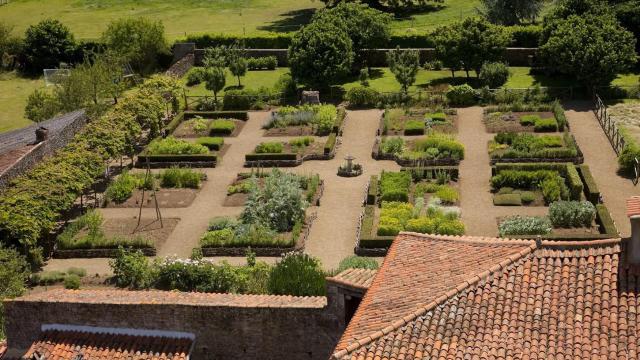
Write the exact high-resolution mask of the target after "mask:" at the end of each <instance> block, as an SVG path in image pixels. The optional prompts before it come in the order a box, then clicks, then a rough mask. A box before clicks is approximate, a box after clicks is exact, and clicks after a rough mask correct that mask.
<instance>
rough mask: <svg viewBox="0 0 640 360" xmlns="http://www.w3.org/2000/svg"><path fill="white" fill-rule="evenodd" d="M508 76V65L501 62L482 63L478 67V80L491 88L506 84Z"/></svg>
mask: <svg viewBox="0 0 640 360" xmlns="http://www.w3.org/2000/svg"><path fill="white" fill-rule="evenodd" d="M509 76H510V73H509V67H508V66H507V65H506V64H504V63H501V62H495V63H484V64H482V68H481V69H480V81H482V83H483V84H484V85H485V86H488V87H489V88H491V89H497V88H499V87H501V86H502V85H504V84H506V83H507V80H509Z"/></svg>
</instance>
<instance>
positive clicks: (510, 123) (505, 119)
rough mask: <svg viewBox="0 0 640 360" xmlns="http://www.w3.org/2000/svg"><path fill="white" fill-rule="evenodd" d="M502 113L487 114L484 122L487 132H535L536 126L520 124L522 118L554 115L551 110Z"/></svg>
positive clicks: (546, 117) (542, 117)
mask: <svg viewBox="0 0 640 360" xmlns="http://www.w3.org/2000/svg"><path fill="white" fill-rule="evenodd" d="M499 114H500V115H497V114H496V115H492V114H485V115H484V123H485V125H486V127H487V132H490V133H499V132H534V126H533V125H531V126H523V125H521V124H520V118H522V117H523V116H526V115H537V116H539V117H540V118H541V119H548V118H552V117H554V115H553V113H551V112H548V111H547V112H508V113H499Z"/></svg>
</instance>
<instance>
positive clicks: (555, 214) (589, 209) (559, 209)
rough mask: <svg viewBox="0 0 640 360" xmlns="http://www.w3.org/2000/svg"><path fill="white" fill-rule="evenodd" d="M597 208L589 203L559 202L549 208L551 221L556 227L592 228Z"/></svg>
mask: <svg viewBox="0 0 640 360" xmlns="http://www.w3.org/2000/svg"><path fill="white" fill-rule="evenodd" d="M595 218H596V207H595V206H594V205H593V204H592V203H590V202H588V201H557V202H554V203H551V205H550V206H549V219H550V220H551V223H552V224H553V226H555V227H563V228H571V227H591V224H593V220H595Z"/></svg>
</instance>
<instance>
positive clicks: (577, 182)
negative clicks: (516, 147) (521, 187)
mask: <svg viewBox="0 0 640 360" xmlns="http://www.w3.org/2000/svg"><path fill="white" fill-rule="evenodd" d="M503 170H524V171H535V170H551V171H557V172H558V173H560V175H561V176H562V177H563V178H564V179H565V183H566V185H567V187H568V188H569V192H570V193H571V194H570V196H571V199H572V200H580V199H581V197H582V193H583V191H584V185H583V183H582V179H581V178H580V174H578V170H576V165H574V164H573V163H570V162H564V163H555V162H546V163H542V162H536V163H507V162H501V163H496V164H495V165H494V166H492V167H491V175H492V176H495V175H497V174H499V173H500V172H501V171H503Z"/></svg>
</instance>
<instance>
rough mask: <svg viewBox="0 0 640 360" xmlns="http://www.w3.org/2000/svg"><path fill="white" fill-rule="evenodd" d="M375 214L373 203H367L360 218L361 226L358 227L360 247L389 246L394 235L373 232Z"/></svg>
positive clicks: (378, 247)
mask: <svg viewBox="0 0 640 360" xmlns="http://www.w3.org/2000/svg"><path fill="white" fill-rule="evenodd" d="M374 216H375V205H367V206H365V208H364V217H363V218H362V227H361V228H360V244H359V246H360V247H361V248H367V249H381V248H388V247H389V246H391V243H392V242H393V239H395V236H377V235H376V234H374V233H373V221H374V219H373V218H374Z"/></svg>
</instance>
